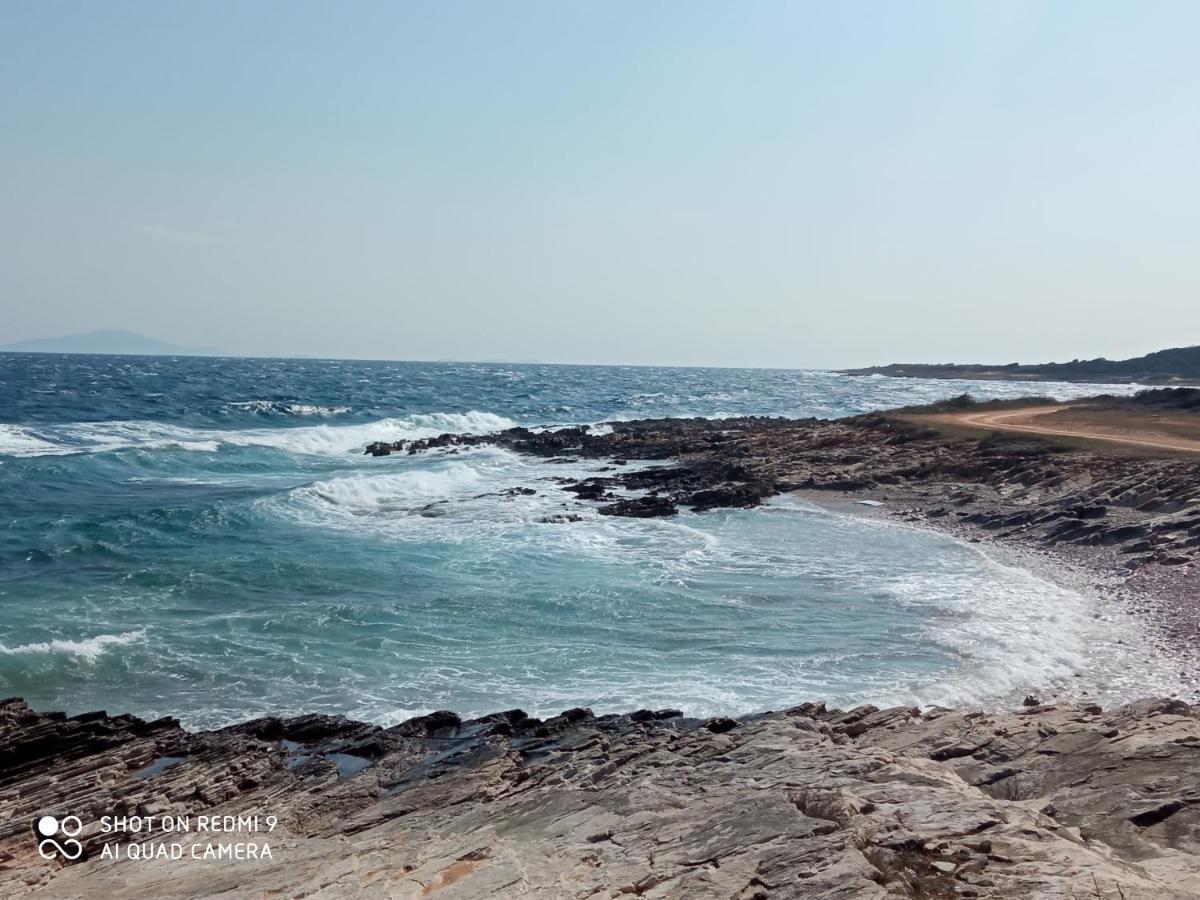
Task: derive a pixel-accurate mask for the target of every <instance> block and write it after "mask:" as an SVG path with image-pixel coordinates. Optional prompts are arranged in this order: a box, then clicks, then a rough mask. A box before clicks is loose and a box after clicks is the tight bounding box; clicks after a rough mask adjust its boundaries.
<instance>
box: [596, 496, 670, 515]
mask: <svg viewBox="0 0 1200 900" xmlns="http://www.w3.org/2000/svg"><path fill="white" fill-rule="evenodd" d="M597 512H598V513H600V515H602V516H627V517H629V518H635V519H649V518H654V517H655V516H673V515H675V514H676V513H678V512H679V510H678V509H676V508H675V503H674V502H673V501H671V500H668V499H667V498H666V497H654V496H650V497H637V498H635V499H633V500H618V501H617V502H616V503H609V504H608V505H607V506H601V507H600V508H599V509H598V510H597Z"/></svg>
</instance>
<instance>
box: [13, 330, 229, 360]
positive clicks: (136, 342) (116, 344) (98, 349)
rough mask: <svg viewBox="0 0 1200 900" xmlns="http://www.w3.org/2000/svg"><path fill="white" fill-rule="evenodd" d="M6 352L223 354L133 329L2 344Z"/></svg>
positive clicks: (159, 354) (155, 354)
mask: <svg viewBox="0 0 1200 900" xmlns="http://www.w3.org/2000/svg"><path fill="white" fill-rule="evenodd" d="M0 351H2V352H5V353H103V354H115V355H121V356H220V355H222V354H221V351H220V350H213V349H211V348H207V347H181V346H178V345H176V344H168V343H167V342H166V341H159V340H155V339H154V338H151V337H146V336H145V335H144V334H137V333H136V332H133V331H89V332H87V333H85V334H68V335H65V336H63V337H54V338H39V339H37V340H31V341H17V342H16V343H15V344H5V345H3V346H0Z"/></svg>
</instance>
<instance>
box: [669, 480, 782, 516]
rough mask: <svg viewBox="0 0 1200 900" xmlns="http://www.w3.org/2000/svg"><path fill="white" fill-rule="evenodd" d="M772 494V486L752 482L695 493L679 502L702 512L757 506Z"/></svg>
mask: <svg viewBox="0 0 1200 900" xmlns="http://www.w3.org/2000/svg"><path fill="white" fill-rule="evenodd" d="M774 493H775V488H774V486H773V485H771V484H769V483H767V482H765V481H753V482H745V483H742V484H727V485H722V486H721V487H716V488H708V489H707V490H703V491H696V492H695V493H694V494H689V495H687V496H686V497H684V498H683V500H681V501H680V502H681V503H684V504H686V505H687V506H690V507H692V508H693V509H694V510H695V511H696V512H703V511H704V510H708V509H718V508H721V507H730V506H743V507H744V506H758V504H760V503H762V501H763V500H764V499H765V498H767V497H770V496H771V495H772V494H774Z"/></svg>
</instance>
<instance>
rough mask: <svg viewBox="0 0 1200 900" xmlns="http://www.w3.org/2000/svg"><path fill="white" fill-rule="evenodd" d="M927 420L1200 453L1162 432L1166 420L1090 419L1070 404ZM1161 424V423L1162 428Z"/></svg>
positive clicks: (1197, 442) (1191, 441) (1198, 443)
mask: <svg viewBox="0 0 1200 900" xmlns="http://www.w3.org/2000/svg"><path fill="white" fill-rule="evenodd" d="M1187 415H1191V414H1187ZM1050 416H1055V417H1056V418H1057V419H1058V420H1057V421H1053V422H1051V421H1043V420H1044V419H1045V418H1046V417H1050ZM928 418H929V419H930V420H931V421H940V422H945V423H947V424H957V425H967V426H971V427H974V428H987V429H993V430H995V431H1020V432H1026V433H1028V434H1040V435H1045V436H1047V437H1076V438H1087V439H1089V440H1095V441H1103V442H1105V443H1109V444H1124V445H1128V446H1132V447H1146V448H1149V449H1157V450H1173V451H1176V452H1179V451H1183V452H1187V453H1200V439H1196V438H1190V437H1184V436H1181V435H1178V434H1172V433H1171V432H1170V431H1169V430H1167V429H1165V428H1163V426H1165V425H1167V424H1169V421H1168V420H1166V419H1165V418H1164V417H1153V418H1151V419H1149V420H1146V419H1138V420H1136V421H1135V420H1134V419H1133V417H1128V416H1121V415H1116V414H1114V413H1113V412H1112V411H1109V410H1103V411H1102V410H1096V411H1095V413H1093V414H1091V415H1089V410H1088V407H1086V406H1075V405H1071V404H1060V405H1056V406H1027V407H1023V408H1021V409H1005V410H991V411H986V412H961V413H940V414H937V415H931V416H928ZM1158 420H1162V422H1161V425H1160V423H1159V421H1158ZM1160 429H1161V430H1160Z"/></svg>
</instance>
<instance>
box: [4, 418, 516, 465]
mask: <svg viewBox="0 0 1200 900" xmlns="http://www.w3.org/2000/svg"><path fill="white" fill-rule="evenodd" d="M515 424H516V423H515V422H513V421H512V420H511V419H506V418H504V417H503V416H498V415H495V414H494V413H488V412H479V411H477V410H472V411H470V412H466V413H423V414H418V415H413V416H407V417H402V418H400V417H397V418H389V419H381V420H379V421H377V422H369V423H366V424H362V425H307V426H301V427H298V428H246V429H204V428H187V427H184V426H179V425H167V424H164V423H161V422H149V421H141V420H121V421H112V422H74V423H69V424H64V425H55V426H49V427H47V428H45V429H42V430H41V433H42V435H44V437H43V436H39V435H36V434H33V433H31V432H30V431H28V430H27V429H25V428H21V427H20V426H16V425H4V426H0V429H3V430H0V455H4V454H7V455H13V456H45V455H50V454H68V453H105V452H112V451H117V450H163V449H182V450H194V451H200V452H208V453H213V452H216V451H217V450H219V449H220V447H221V445H223V444H224V445H229V446H238V447H269V448H273V449H276V450H282V451H284V452H286V453H296V454H302V455H310V456H344V455H347V454H351V453H356V452H358V453H361V452H362V450H363V448H364V447H365V446H366V445H367V444H369V443H371V442H372V441H398V440H414V439H418V438H426V437H436V436H437V435H439V434H443V433H445V432H453V433H469V434H486V433H488V432H491V431H502V430H503V429H505V428H512V427H513V426H514V425H515Z"/></svg>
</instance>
